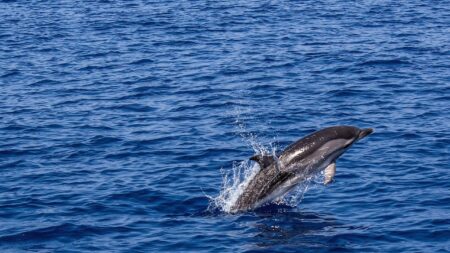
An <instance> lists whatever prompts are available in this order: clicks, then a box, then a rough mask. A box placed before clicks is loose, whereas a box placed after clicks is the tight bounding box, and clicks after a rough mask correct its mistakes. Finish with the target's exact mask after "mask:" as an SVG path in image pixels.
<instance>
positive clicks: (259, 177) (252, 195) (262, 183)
mask: <svg viewBox="0 0 450 253" xmlns="http://www.w3.org/2000/svg"><path fill="white" fill-rule="evenodd" d="M372 132H373V130H372V129H371V128H366V129H359V128H357V127H353V126H334V127H328V128H325V129H322V130H319V131H317V132H314V133H312V134H310V135H308V136H306V137H304V138H303V139H300V140H298V141H297V142H295V143H293V144H291V145H290V146H289V147H287V148H286V149H285V150H284V151H283V152H282V153H281V154H280V155H279V156H278V157H277V156H275V155H274V156H271V155H264V154H263V155H255V156H253V157H251V158H250V160H254V161H256V162H257V163H258V164H259V167H260V170H259V172H258V173H257V174H256V175H255V177H253V178H252V179H251V180H250V182H249V183H248V185H247V186H246V188H245V189H244V192H243V193H242V194H241V195H240V196H239V197H238V199H237V201H236V202H235V203H234V205H233V206H232V207H231V212H234V213H235V212H239V211H247V210H252V209H255V208H257V207H259V206H261V205H263V204H264V203H267V202H270V201H272V200H274V199H276V198H279V197H282V196H283V195H285V194H286V193H287V192H289V191H290V190H291V189H292V188H294V187H295V186H296V185H298V184H299V183H301V182H303V181H305V180H307V179H308V178H311V177H312V176H313V175H315V174H317V173H318V172H320V171H322V170H325V173H324V174H325V181H324V184H328V183H330V182H331V181H332V180H333V177H334V174H335V172H336V159H337V158H339V157H340V156H341V155H342V154H343V153H344V152H345V151H346V150H347V149H348V148H350V147H351V146H352V144H353V143H355V142H356V141H358V140H360V139H362V138H364V137H366V136H367V135H369V134H371V133H372Z"/></svg>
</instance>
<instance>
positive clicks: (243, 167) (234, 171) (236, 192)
mask: <svg viewBox="0 0 450 253" xmlns="http://www.w3.org/2000/svg"><path fill="white" fill-rule="evenodd" d="M242 115H243V112H242V108H235V110H234V117H235V119H236V120H235V124H236V128H237V129H236V132H237V134H238V135H239V136H240V137H241V138H242V140H243V141H244V142H246V143H247V144H248V145H249V146H250V147H251V148H252V149H253V151H254V152H255V153H256V154H264V155H272V156H277V150H279V146H278V142H277V141H276V139H275V138H274V139H273V140H272V142H270V143H269V145H267V146H266V145H264V144H263V142H262V141H261V140H259V138H258V135H257V134H255V133H252V132H250V131H248V127H247V126H246V124H245V122H244V119H243V118H242ZM259 170H260V167H259V165H258V164H256V163H253V162H249V161H248V160H244V161H240V162H233V166H232V168H231V170H225V169H223V168H222V169H221V174H222V187H221V190H220V193H219V195H218V196H217V197H209V198H210V200H211V201H210V207H209V209H211V208H217V209H219V210H220V211H223V212H226V213H228V212H230V211H231V208H232V207H233V205H234V204H235V203H236V201H237V199H238V198H239V196H240V195H241V194H242V193H243V192H244V190H245V189H246V187H247V185H248V184H249V182H250V181H251V180H252V178H253V177H254V176H255V175H256V174H257V173H258V172H259ZM320 177H323V175H322V174H321V173H318V174H316V175H314V176H311V177H310V178H308V179H307V180H305V181H303V182H302V183H300V184H299V185H297V186H296V187H295V188H294V189H292V190H291V191H290V192H289V193H288V194H286V195H285V196H283V197H282V198H279V199H277V200H276V201H275V203H277V204H284V205H289V206H292V207H295V206H298V205H299V204H300V202H301V201H302V200H303V197H304V195H305V193H306V192H307V191H308V189H310V188H311V187H310V186H311V185H312V184H311V182H313V183H316V182H318V179H319V178H320Z"/></svg>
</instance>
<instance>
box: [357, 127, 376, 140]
mask: <svg viewBox="0 0 450 253" xmlns="http://www.w3.org/2000/svg"><path fill="white" fill-rule="evenodd" d="M371 133H373V129H372V128H364V129H361V131H360V132H359V135H358V140H361V139H362V138H364V137H366V136H367V135H369V134H371Z"/></svg>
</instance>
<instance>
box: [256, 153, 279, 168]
mask: <svg viewBox="0 0 450 253" xmlns="http://www.w3.org/2000/svg"><path fill="white" fill-rule="evenodd" d="M250 160H252V161H255V162H257V163H258V164H259V167H260V168H261V169H263V168H265V167H268V166H269V165H270V164H272V163H273V162H275V159H273V157H272V156H270V155H254V156H252V157H250Z"/></svg>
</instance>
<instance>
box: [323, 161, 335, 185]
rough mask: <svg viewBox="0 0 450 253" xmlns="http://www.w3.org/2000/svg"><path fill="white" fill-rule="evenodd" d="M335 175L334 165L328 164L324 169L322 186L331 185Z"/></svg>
mask: <svg viewBox="0 0 450 253" xmlns="http://www.w3.org/2000/svg"><path fill="white" fill-rule="evenodd" d="M335 174H336V163H335V162H333V163H330V165H328V166H327V167H326V168H325V172H324V175H325V179H324V180H323V184H324V185H327V184H329V183H331V181H333V178H334V175H335Z"/></svg>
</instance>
